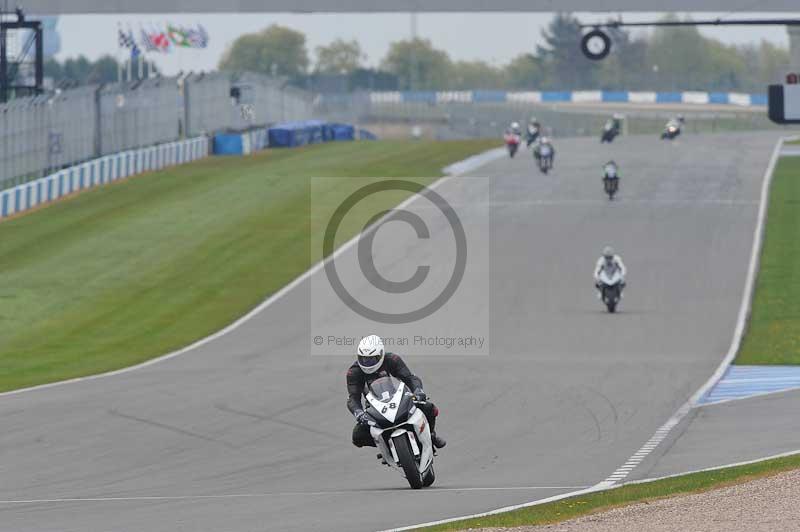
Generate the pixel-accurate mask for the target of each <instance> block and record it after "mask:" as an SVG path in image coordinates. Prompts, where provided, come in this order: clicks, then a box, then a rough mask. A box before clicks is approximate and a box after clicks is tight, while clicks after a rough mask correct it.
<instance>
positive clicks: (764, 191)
mask: <svg viewBox="0 0 800 532" xmlns="http://www.w3.org/2000/svg"><path fill="white" fill-rule="evenodd" d="M782 148H783V139H780V140H778V142H777V144H775V148H774V149H773V150H772V157H770V160H769V164H768V165H767V170H766V173H765V174H764V179H763V181H762V183H761V199H760V201H759V206H758V219H757V222H756V228H755V230H754V234H753V247H752V249H751V251H750V264H749V265H748V268H747V279H746V281H745V284H744V292H743V294H742V302H741V304H740V305H739V315H738V317H737V320H736V329H734V331H733V339H732V340H731V345H730V347H729V348H728V352H727V354H726V355H725V358H724V359H723V360H722V362H721V363H720V365H719V366H718V367H717V370H716V371H715V372H714V374H713V375H711V377H709V378H708V380H707V381H706V382H705V383H704V384H703V385H702V386H701V387H700V389H698V390H697V391H696V392H695V393H694V395H692V396H691V397H690V398H689V400H688V401H686V403H684V404H683V405H682V406H681V407H680V408H679V409H678V411H677V412H675V413H674V414H673V415H672V417H670V418H669V419H668V420H667V422H666V423H664V424H663V425H661V427H659V429H658V430H657V431H656V433H655V434H653V436H652V437H651V438H650V439H649V440H647V442H646V443H645V444H644V445H643V446H642V448H641V449H639V450H638V451H637V452H636V453H635V454H634V455H633V456H631V457H630V458H629V459H628V461H627V462H625V463H624V464H623V465H622V467H620V468H619V469H617V470H616V471H614V473H612V474H611V475H610V476H609V477H608V478H607V479H605V480H604V481H603V482H601V483H600V485H604V486H609V485H614V484H617V483H619V482H621V481H623V480H624V479H625V478H626V477H627V476H628V475H629V474H630V472H631V471H633V469H635V468H636V466H638V465H639V464H641V463H642V461H644V459H645V458H647V457H648V456H649V455H650V453H652V452H653V451H654V450H655V449H656V448H657V447H658V446H659V445H660V444H661V442H663V441H664V440H665V439H666V437H667V436H668V435H669V433H670V431H671V430H672V429H673V428H675V426H676V425H677V424H678V423H680V422H681V421H682V420H683V418H684V417H686V414H688V413H689V411H690V410H691V409H692V408H694V407H695V406H697V405H698V401H699V400H700V398H701V397H702V396H703V395H705V394H706V392H708V391H709V390H710V389H711V388H712V387H713V386H714V385H715V384H716V383H717V382H718V381H719V380H720V379H721V378H722V376H723V375H724V374H725V371H726V370H727V369H728V366H730V365H731V362H733V359H734V357H736V353H737V352H738V351H739V346H740V345H741V343H742V337H743V335H744V329H745V326H746V325H747V318H748V316H749V315H750V303H751V301H752V298H753V287H754V285H755V278H756V273H757V272H758V264H759V259H760V256H761V242H762V240H763V236H764V221H765V220H766V217H767V207H768V206H769V186H770V183H772V174H773V173H774V171H775V164H776V163H777V161H778V156H779V155H780V152H781V149H782Z"/></svg>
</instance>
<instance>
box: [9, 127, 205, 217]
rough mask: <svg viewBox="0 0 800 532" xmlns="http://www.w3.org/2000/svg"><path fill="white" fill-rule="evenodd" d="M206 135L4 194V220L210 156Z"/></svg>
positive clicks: (94, 163) (111, 158)
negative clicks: (140, 174) (140, 175)
mask: <svg viewBox="0 0 800 532" xmlns="http://www.w3.org/2000/svg"><path fill="white" fill-rule="evenodd" d="M208 154H209V150H208V138H207V137H205V136H202V137H195V138H191V139H186V140H180V141H175V142H168V143H164V144H159V145H156V146H150V147H146V148H137V149H134V150H127V151H122V152H119V153H115V154H113V155H106V156H103V157H99V158H97V159H92V160H89V161H86V162H84V163H80V164H77V165H75V166H71V167H69V168H65V169H63V170H59V171H57V172H54V173H52V174H50V175H47V176H46V177H42V178H39V179H34V180H32V181H29V182H27V183H23V184H20V185H17V186H15V187H13V188H9V189H6V190H4V191H2V192H0V219H2V218H7V217H9V216H12V215H14V214H19V213H22V212H25V211H27V210H30V209H33V208H35V207H37V206H40V205H42V204H46V203H50V202H52V201H55V200H57V199H59V198H62V197H64V196H68V195H70V194H75V193H78V192H81V191H83V190H88V189H90V188H94V187H97V186H101V185H105V184H107V183H112V182H114V181H117V180H118V179H122V178H125V177H128V176H131V175H135V174H139V173H142V172H147V171H149V170H160V169H162V168H166V167H168V166H173V165H177V164H183V163H187V162H191V161H194V160H197V159H201V158H203V157H207V156H208Z"/></svg>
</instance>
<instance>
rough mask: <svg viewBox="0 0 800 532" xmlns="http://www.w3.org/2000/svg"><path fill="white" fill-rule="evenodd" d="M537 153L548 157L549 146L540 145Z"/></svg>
mask: <svg viewBox="0 0 800 532" xmlns="http://www.w3.org/2000/svg"><path fill="white" fill-rule="evenodd" d="M539 153H540V154H541V155H542V157H550V146H547V145H544V146H542V147H541V149H540V150H539Z"/></svg>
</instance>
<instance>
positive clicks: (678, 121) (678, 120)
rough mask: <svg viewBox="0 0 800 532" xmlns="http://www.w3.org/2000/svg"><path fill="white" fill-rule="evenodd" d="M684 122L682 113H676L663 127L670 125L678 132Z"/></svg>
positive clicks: (666, 127)
mask: <svg viewBox="0 0 800 532" xmlns="http://www.w3.org/2000/svg"><path fill="white" fill-rule="evenodd" d="M685 122H686V121H685V120H684V118H683V115H678V116H676V117H675V118H670V119H669V121H668V122H667V125H666V126H665V128H664V129H665V130H668V129H669V128H670V127H674V128H675V130H676V131H677V133H678V134H680V133H681V129H682V128H683V125H684V123H685Z"/></svg>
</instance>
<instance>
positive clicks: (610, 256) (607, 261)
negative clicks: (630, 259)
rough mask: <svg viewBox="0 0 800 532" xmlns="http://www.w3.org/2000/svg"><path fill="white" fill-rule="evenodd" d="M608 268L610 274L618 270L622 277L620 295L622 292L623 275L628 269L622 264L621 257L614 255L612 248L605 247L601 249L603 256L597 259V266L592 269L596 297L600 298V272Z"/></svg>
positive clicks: (623, 285)
mask: <svg viewBox="0 0 800 532" xmlns="http://www.w3.org/2000/svg"><path fill="white" fill-rule="evenodd" d="M606 268H609V269H610V270H611V271H612V272H613V271H616V270H617V269H618V270H619V273H620V276H621V277H622V282H621V283H620V295H621V292H622V290H623V289H624V288H625V275H626V274H627V273H628V269H627V268H625V264H624V263H623V262H622V257H620V256H619V255H616V254H615V253H614V248H612V247H611V246H606V247H605V248H603V256H602V257H600V258H599V259H597V265H595V267H594V287H595V288H597V297H598V298H601V297H602V287H601V286H600V272H602V271H603V270H604V269H606Z"/></svg>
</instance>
